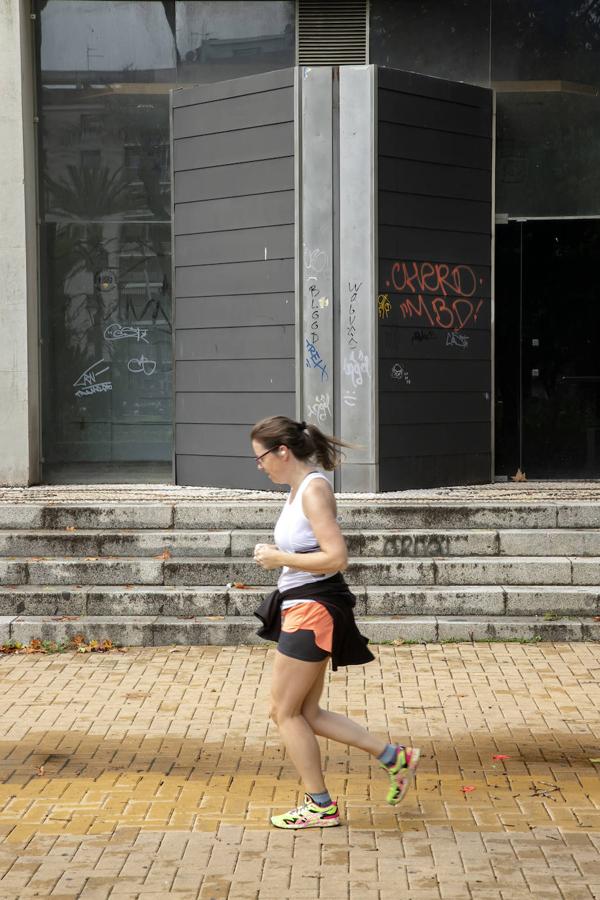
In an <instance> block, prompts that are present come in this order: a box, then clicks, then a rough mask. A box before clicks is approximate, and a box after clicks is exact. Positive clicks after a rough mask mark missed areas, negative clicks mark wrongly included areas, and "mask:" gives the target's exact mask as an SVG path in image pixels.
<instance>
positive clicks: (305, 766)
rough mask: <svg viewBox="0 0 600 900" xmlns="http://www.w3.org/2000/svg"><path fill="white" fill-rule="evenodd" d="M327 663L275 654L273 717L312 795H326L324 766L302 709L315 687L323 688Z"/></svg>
mask: <svg viewBox="0 0 600 900" xmlns="http://www.w3.org/2000/svg"><path fill="white" fill-rule="evenodd" d="M326 667H327V660H323V662H304V661H303V660H300V659H293V658H292V657H290V656H285V655H284V654H283V653H279V652H276V653H275V664H274V666H273V681H272V687H271V697H272V701H273V709H272V713H271V716H272V718H273V719H274V721H275V722H276V723H277V727H278V728H279V733H280V734H281V737H282V740H283V742H284V744H285V747H286V750H287V752H288V753H289V755H290V758H291V760H292V762H293V764H294V766H295V767H296V769H297V771H298V774H299V775H300V778H301V779H302V782H303V783H304V786H305V788H306V790H307V792H308V793H309V794H313V793H315V794H321V793H324V792H325V791H326V787H325V782H324V780H323V769H322V766H321V751H320V749H319V744H318V742H317V739H316V737H315V733H314V731H313V729H312V727H311V725H310V724H309V723H308V722H307V720H306V719H305V717H304V716H303V714H302V706H303V704H304V702H305V700H306V698H307V696H308V695H309V694H310V693H311V690H312V689H313V687H314V686H315V684H319V685H320V689H319V694H320V692H321V690H322V687H323V676H324V674H325V669H326Z"/></svg>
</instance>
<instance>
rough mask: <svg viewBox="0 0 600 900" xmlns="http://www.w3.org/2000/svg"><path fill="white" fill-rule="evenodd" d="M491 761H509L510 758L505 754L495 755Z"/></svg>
mask: <svg viewBox="0 0 600 900" xmlns="http://www.w3.org/2000/svg"><path fill="white" fill-rule="evenodd" d="M492 759H510V756H507V755H506V753H496V754H495V756H492Z"/></svg>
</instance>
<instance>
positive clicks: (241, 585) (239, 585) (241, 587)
mask: <svg viewBox="0 0 600 900" xmlns="http://www.w3.org/2000/svg"><path fill="white" fill-rule="evenodd" d="M233 587H234V588H237V589H238V591H243V590H244V589H245V588H247V587H248V585H247V584H244V583H243V582H241V581H234V582H233Z"/></svg>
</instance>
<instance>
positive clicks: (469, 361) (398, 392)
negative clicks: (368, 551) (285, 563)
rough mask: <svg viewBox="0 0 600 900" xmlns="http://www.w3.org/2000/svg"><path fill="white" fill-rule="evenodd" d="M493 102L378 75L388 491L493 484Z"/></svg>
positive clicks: (403, 75)
mask: <svg viewBox="0 0 600 900" xmlns="http://www.w3.org/2000/svg"><path fill="white" fill-rule="evenodd" d="M491 98H492V95H491V92H490V91H487V90H485V89H483V88H477V87H473V86H471V85H464V84H455V83H452V82H446V81H442V80H440V79H436V78H427V77H424V76H420V75H414V74H412V73H407V72H398V71H395V70H393V69H383V68H381V69H379V70H378V124H377V128H378V152H379V158H378V201H379V212H378V217H379V230H378V238H379V297H378V310H379V449H380V478H379V484H380V490H383V491H386V490H396V489H402V488H409V487H429V486H436V485H442V484H464V483H477V482H485V481H489V480H490V472H491V285H490V274H491V163H492V99H491Z"/></svg>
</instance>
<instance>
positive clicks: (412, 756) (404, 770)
mask: <svg viewBox="0 0 600 900" xmlns="http://www.w3.org/2000/svg"><path fill="white" fill-rule="evenodd" d="M420 756H421V751H420V750H419V748H418V747H403V746H402V745H401V744H399V745H398V747H397V748H396V759H395V761H394V762H393V763H392V765H391V766H386V765H384V764H383V763H380V765H381V767H382V768H383V769H385V771H386V772H387V773H388V775H389V776H390V789H389V791H388V793H387V797H386V800H387V802H388V803H389V804H390V805H391V806H395V805H396V804H397V803H400V801H401V800H403V799H404V795H405V794H406V792H407V790H408V789H409V787H410V786H411V783H412V781H413V779H414V777H415V773H416V771H417V766H418V765H419V757H420Z"/></svg>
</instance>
